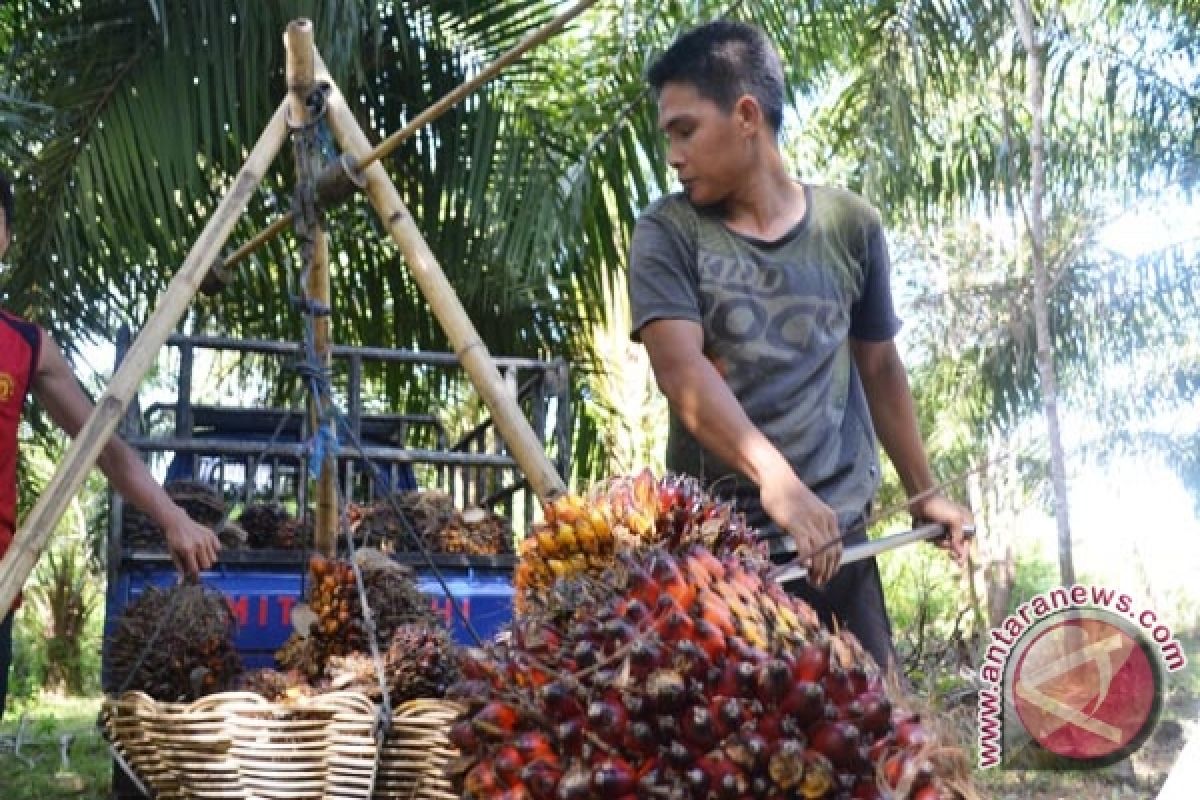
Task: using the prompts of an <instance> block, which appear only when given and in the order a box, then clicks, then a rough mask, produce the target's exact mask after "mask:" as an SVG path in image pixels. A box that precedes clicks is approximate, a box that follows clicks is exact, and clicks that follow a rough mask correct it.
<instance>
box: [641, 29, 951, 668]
mask: <svg viewBox="0 0 1200 800" xmlns="http://www.w3.org/2000/svg"><path fill="white" fill-rule="evenodd" d="M648 79H649V82H650V85H651V86H652V87H653V89H654V90H655V91H656V93H657V99H658V112H659V127H660V128H661V129H662V130H663V131H664V132H665V134H666V136H667V142H668V160H669V163H670V164H671V166H672V167H673V168H674V169H675V170H676V172H677V173H678V175H679V179H680V182H681V183H682V184H683V192H682V193H680V194H674V195H671V196H669V197H666V198H663V199H661V200H659V201H658V202H657V203H655V204H654V205H653V206H651V207H650V208H649V209H647V210H646V211H645V212H644V213H643V214H642V216H641V218H640V219H639V221H638V224H637V228H636V230H635V232H634V238H633V246H632V252H631V255H630V278H629V291H630V299H631V304H632V308H633V336H634V337H635V338H636V339H640V340H641V341H642V342H643V343H644V344H645V346H646V350H647V352H648V354H649V356H650V361H651V364H652V366H653V368H654V372H655V376H656V378H657V380H658V384H659V386H660V388H661V389H662V391H663V393H664V394H665V395H666V396H667V399H668V401H669V402H670V406H671V412H672V413H671V417H672V423H671V435H670V441H669V444H668V454H667V456H668V458H667V464H668V467H669V468H671V469H673V470H678V471H685V472H689V473H691V474H694V475H696V476H697V477H699V478H700V479H701V480H703V481H704V482H705V483H706V484H707V485H710V486H714V487H716V488H718V489H719V491H720V492H721V493H722V494H729V495H731V496H733V497H735V498H736V499H737V500H738V503H739V506H740V507H741V508H743V509H745V510H746V511H747V513H748V516H749V517H750V520H751V522H752V523H755V524H757V525H759V526H761V527H763V528H764V529H765V530H766V531H767V533H768V535H772V534H773V535H775V536H780V535H791V536H792V537H793V538H794V539H795V542H796V546H797V550H798V551H799V553H800V554H802V555H803V556H806V557H807V560H808V561H809V564H810V576H811V585H802V586H799V587H796V591H797V592H798V593H799V594H800V595H801V596H803V597H804V598H805V599H806V600H808V601H809V602H810V603H812V604H813V605H814V606H815V607H816V608H817V610H818V611H820V612H821V613H822V616H823V617H824V618H825V620H826V622H827V623H829V622H832V620H833V618H837V620H838V622H839V624H841V625H843V626H845V627H847V628H849V629H850V630H851V631H852V632H853V633H855V634H856V635H857V636H858V637H859V639H860V640H862V642H863V644H864V646H865V647H866V648H867V650H868V651H869V652H871V654H872V655H873V656H874V657H875V658H876V660H877V661H879V662H880V663H881V664H885V665H886V664H889V663H892V662H893V661H894V658H895V656H894V650H893V648H892V643H891V631H890V627H889V625H888V622H887V615H886V610H885V608H884V604H883V594H882V588H881V586H880V582H879V574H878V569H877V567H876V566H875V563H874V561H873V560H872V561H868V562H862V563H860V564H856V565H852V566H848V567H846V568H844V569H842V570H840V571H839V570H838V561H839V560H840V557H841V538H840V537H841V535H842V531H844V530H849V531H850V535H849V536H848V541H855V539H858V540H861V539H863V538H865V533H864V532H863V531H862V525H861V523H862V521H863V518H864V515H865V513H866V509H867V506H868V505H869V503H870V501H871V498H872V497H873V495H874V494H875V491H876V489H877V488H878V485H879V463H878V457H877V454H876V444H875V434H876V431H878V433H879V436H880V439H881V440H882V442H883V445H884V447H885V449H886V450H887V451H888V455H889V456H890V457H891V459H892V462H893V463H894V464H895V465H896V469H897V471H898V473H899V475H900V478H901V481H902V482H903V484H904V488H905V490H906V492H907V493H908V495H909V497H910V498H911V499H912V505H911V511H912V514H913V516H914V518H917V519H920V520H926V521H931V522H941V523H944V524H945V525H947V526H948V528H949V531H950V536H949V538H948V540H947V542H946V544H947V546H948V547H949V548H950V549H951V550H952V551H953V552H954V553H955V555H956V556H961V554H962V552H963V549H962V548H963V542H962V527H963V525H964V524H966V523H967V522H968V521H969V519H970V515H969V512H967V511H966V509H964V508H962V507H961V506H959V505H957V504H956V503H953V502H951V501H949V500H948V499H946V498H945V497H943V496H942V495H941V494H939V493H937V492H934V491H931V490H932V489H933V488H934V485H935V484H934V481H933V477H932V474H931V472H930V469H929V464H928V461H927V459H926V456H925V451H924V447H923V446H922V443H921V439H920V434H919V432H918V429H917V424H916V416H915V413H914V411H913V402H912V396H911V393H910V392H909V388H908V381H907V378H906V376H905V372H904V367H903V364H902V363H901V362H900V358H899V355H898V354H897V351H896V347H895V344H894V342H893V337H894V336H895V334H896V332H897V330H898V329H899V321H898V320H897V319H896V316H895V312H894V310H893V306H892V298H891V290H890V285H889V275H888V272H889V262H888V255H887V246H886V243H885V241H884V235H883V229H882V224H881V221H880V218H879V214H878V212H876V211H875V210H874V209H873V208H872V207H871V206H870V205H868V204H867V203H866V202H865V201H864V200H862V199H861V198H859V197H858V196H856V195H854V194H852V193H850V192H847V191H842V190H837V189H829V188H824V187H817V186H810V185H806V184H802V183H799V182H797V181H795V180H794V179H793V178H792V176H791V175H790V173H789V172H788V170H787V169H786V167H785V165H784V163H783V159H782V156H781V154H780V152H779V147H778V142H777V136H778V131H779V128H780V125H781V123H782V117H783V70H782V66H781V64H780V62H779V57H778V55H777V54H776V52H775V50H774V48H773V47H772V46H771V44H770V42H769V41H767V39H766V37H765V36H764V35H763V34H762V32H761V31H759V30H758V29H757V28H754V27H751V26H749V25H745V24H742V23H736V22H729V21H719V22H714V23H710V24H708V25H704V26H701V27H699V28H696V29H694V30H693V31H691V32H689V33H687V34H685V35H684V36H682V37H681V38H680V39H678V40H677V41H676V42H675V43H674V44H673V45H672V46H671V48H670V49H668V50H667V52H666V53H665V54H664V55H663V56H662V57H661V58H660V59H659V60H658V61H657V62H655V64H654V65H652V66H651V68H650V70H649V74H648ZM835 573H836V575H835ZM831 578H832V581H831V580H830V579H831Z"/></svg>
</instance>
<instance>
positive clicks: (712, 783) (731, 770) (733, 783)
mask: <svg viewBox="0 0 1200 800" xmlns="http://www.w3.org/2000/svg"><path fill="white" fill-rule="evenodd" d="M696 766H698V767H699V768H700V769H701V770H703V771H704V773H705V775H707V776H708V790H709V792H711V793H712V794H715V795H716V796H717V797H718V798H720V800H734V798H737V797H741V796H742V795H744V794H745V793H746V791H747V790H748V789H749V788H750V787H749V783H748V781H747V780H746V775H745V773H743V772H742V771H741V770H740V769H738V766H737V764H734V763H733V762H732V761H730V760H729V759H728V758H724V757H719V756H716V757H714V756H712V755H707V756H704V757H703V758H701V759H700V760H699V761H698V762H696Z"/></svg>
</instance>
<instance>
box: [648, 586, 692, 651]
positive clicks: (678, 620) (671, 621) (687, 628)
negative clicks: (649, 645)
mask: <svg viewBox="0 0 1200 800" xmlns="http://www.w3.org/2000/svg"><path fill="white" fill-rule="evenodd" d="M664 596H666V595H664ZM659 605H660V606H661V605H662V604H661V603H660V604H659ZM671 605H672V608H671V610H670V611H668V612H666V613H665V614H663V615H662V616H659V617H658V620H657V622H656V623H655V628H656V629H657V630H658V633H659V636H661V637H662V640H663V641H664V642H666V643H667V644H671V645H674V644H675V643H677V642H684V641H690V640H691V639H692V638H693V632H694V629H695V625H694V623H693V622H692V618H691V617H690V616H688V615H687V614H686V613H685V612H684V611H683V610H682V609H681V607H680V605H679V604H678V603H676V602H675V601H674V600H671Z"/></svg>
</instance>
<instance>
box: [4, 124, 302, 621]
mask: <svg viewBox="0 0 1200 800" xmlns="http://www.w3.org/2000/svg"><path fill="white" fill-rule="evenodd" d="M286 136H287V122H286V105H284V104H280V106H279V108H278V109H277V110H276V111H275V115H274V116H273V117H271V121H270V122H269V123H268V124H267V127H266V128H265V129H264V130H263V132H262V135H261V136H260V137H259V139H258V142H257V143H255V145H254V149H253V150H251V151H250V155H249V157H247V159H246V163H245V164H244V165H242V169H241V171H240V172H238V174H237V178H236V179H235V180H234V183H233V187H232V188H231V189H230V190H229V192H228V194H226V195H225V197H224V198H222V200H221V202H220V204H219V205H218V206H217V208H216V210H215V211H214V212H213V215H212V217H210V218H209V220H208V224H206V225H205V226H204V230H203V232H201V234H200V237H199V238H198V239H196V243H195V244H194V245H193V246H192V249H191V251H190V252H189V253H188V255H187V258H186V259H184V262H183V266H181V267H180V268H179V272H178V273H176V275H175V277H174V278H172V279H171V283H170V284H169V285H168V286H167V289H166V291H165V292H164V293H163V296H162V299H161V300H160V301H159V304H158V308H156V309H155V311H154V313H153V314H151V315H150V319H149V320H147V321H146V327H145V328H143V329H142V332H141V333H140V334H139V335H138V337H137V339H136V340H134V342H133V346H132V347H130V348H129V352H128V353H127V354H126V356H125V360H124V361H122V362H121V366H120V368H118V369H117V371H116V374H114V375H113V377H112V380H111V381H109V384H108V388H107V389H106V390H105V392H104V394H103V395H102V396H101V397H100V399H99V400H98V401H97V402H96V408H95V409H94V410H93V411H92V414H91V416H90V417H88V420H87V422H86V423H85V424H84V426H83V428H82V429H81V430H80V431H79V434H78V435H77V436H76V437H75V439H74V441H72V442H71V446H70V448H68V450H67V453H66V455H65V456H64V457H63V460H62V462H61V463H60V464H59V465H58V469H57V470H56V471H55V473H54V477H53V478H51V480H50V484H49V485H48V486H47V487H46V490H45V491H44V492H42V495H41V497H39V498H38V501H37V504H36V505H35V506H34V507H33V510H32V511H30V512H29V516H28V517H26V518H25V522H24V524H23V525H22V526H21V529H20V530H18V531H17V535H16V537H15V538H14V539H13V541H12V545H11V546H10V547H9V549H8V553H7V554H5V556H4V558H3V559H2V560H0V608H10V607H11V606H12V603H13V600H14V599H15V598H16V596H17V593H18V592H19V591H20V590H21V586H22V585H24V583H25V579H26V578H27V577H28V576H29V572H30V571H31V570H32V569H33V567H34V565H35V564H36V563H37V560H38V557H39V556H40V555H41V553H42V549H43V548H44V547H45V545H46V542H47V541H48V540H49V538H50V534H51V533H52V532H53V531H54V528H55V526H56V525H57V524H58V520H59V518H60V517H61V516H62V514H63V510H64V509H65V508H66V506H67V504H68V503H70V502H71V499H72V498H73V497H74V496H75V494H76V492H78V491H79V487H80V486H81V485H82V484H83V481H84V479H85V478H86V477H87V474H88V472H89V471H91V469H92V466H93V465H94V464H95V463H96V459H97V458H98V457H99V455H100V453H101V451H102V450H103V449H104V447H105V445H106V444H107V443H108V440H109V437H111V436H112V434H113V431H114V430H115V429H116V427H117V423H118V422H119V421H120V418H121V415H122V414H124V413H125V407H126V406H127V405H129V401H130V400H131V399H132V397H133V395H134V393H135V392H136V391H137V387H138V385H139V384H140V383H141V382H142V376H144V375H145V374H146V370H147V369H149V367H150V365H151V364H152V363H153V362H154V359H155V358H156V357H157V356H158V351H159V348H161V347H162V345H163V343H164V342H166V340H167V337H168V336H169V335H170V334H171V331H173V330H174V329H175V325H176V324H177V323H178V322H179V318H180V317H182V316H183V313H184V312H185V311H186V310H187V307H188V304H189V303H190V302H191V300H192V298H193V297H194V296H195V294H196V291H197V289H198V288H199V286H200V281H201V280H203V278H204V275H205V273H206V271H207V270H208V266H209V264H211V263H212V260H213V257H214V256H215V255H216V254H217V253H219V252H220V250H221V248H222V247H223V246H224V244H225V240H226V239H228V238H229V233H230V231H232V230H233V226H234V224H235V223H236V222H237V220H238V218H239V217H240V216H241V215H242V212H243V211H244V210H245V208H246V204H247V203H248V202H249V201H250V196H251V195H252V194H253V193H254V191H255V189H256V188H258V184H259V183H260V182H261V181H262V176H263V173H264V172H265V171H266V168H267V167H268V166H270V164H271V161H272V159H274V158H275V154H276V153H278V152H279V148H280V147H281V146H282V144H283V140H284V138H285V137H286Z"/></svg>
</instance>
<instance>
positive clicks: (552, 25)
mask: <svg viewBox="0 0 1200 800" xmlns="http://www.w3.org/2000/svg"><path fill="white" fill-rule="evenodd" d="M595 4H596V0H580V2H578V3H576V4H575V5H573V6H571V7H570V8H569V9H567V10H566V11H564V12H563V13H561V14H559V15H558V16H557V17H555V18H554V19H552V20H550V21H549V22H547V23H546V24H545V25H543V26H542V27H541V28H538V29H537V30H536V31H533V32H532V33H530V34H529V35H528V36H526V37H524V38H523V39H521V41H519V42H517V43H516V44H515V45H513V46H512V47H511V48H510V49H509V50H507V51H506V52H504V53H503V54H502V55H501V56H500V57H499V58H497V59H496V60H495V61H493V62H492V63H491V64H489V65H488V66H487V67H485V68H484V69H483V70H482V71H481V72H480V73H479V74H478V75H476V76H475V77H474V78H471V79H470V80H469V81H466V82H465V83H463V84H461V85H459V86H458V87H457V88H456V89H453V90H451V91H450V92H448V93H447V94H445V95H444V96H443V97H442V98H441V99H440V100H438V101H437V102H436V103H434V104H433V105H431V106H429V107H428V108H426V109H425V110H424V111H422V112H421V113H420V114H418V115H417V116H415V117H413V119H412V120H411V121H410V122H409V123H408V124H407V125H405V126H404V127H403V128H401V129H400V130H398V131H396V132H395V133H393V134H392V135H391V136H389V137H388V138H386V139H384V140H383V141H382V142H380V143H379V145H378V146H377V147H375V148H374V149H372V150H371V151H370V152H368V153H367V154H366V155H364V156H363V157H362V158H361V159H355V164H354V168H355V170H356V171H357V170H363V169H365V168H366V167H368V166H370V165H371V164H374V163H375V162H376V161H378V160H380V159H382V158H387V157H388V156H389V155H391V154H392V153H393V152H394V151H395V149H396V148H397V147H399V146H400V145H401V144H403V143H404V142H405V141H406V140H407V139H409V138H410V137H411V136H412V135H413V134H414V133H416V132H417V131H419V130H421V128H422V127H424V126H425V125H428V124H429V123H431V122H433V121H434V120H435V119H437V118H438V117H440V116H442V115H443V114H445V113H446V112H447V111H449V110H450V109H451V108H453V107H454V106H455V105H457V104H458V103H460V102H462V100H463V99H464V98H465V97H467V96H468V95H470V94H472V93H473V92H476V91H478V90H479V89H480V88H482V87H483V86H485V85H486V84H488V83H490V82H491V81H492V80H494V79H495V78H496V76H497V75H499V74H500V73H501V72H503V71H504V70H505V69H506V68H507V67H509V66H510V65H512V64H513V63H514V62H516V60H517V59H519V58H520V57H521V56H523V55H525V54H526V53H527V52H529V51H530V50H532V49H533V48H535V47H537V46H538V45H540V44H542V43H544V42H545V41H547V40H548V39H549V38H550V37H551V36H553V35H554V34H556V33H558V32H559V31H560V30H562V28H563V27H565V26H566V24H567V23H568V22H570V21H571V20H573V19H574V18H575V17H577V16H579V15H580V14H582V13H583V12H584V11H586V10H587V9H588V8H590V7H591V6H593V5H595ZM368 146H369V145H368ZM334 168H338V167H336V166H335V167H334ZM291 223H292V213H291V212H290V211H289V212H287V213H286V214H284V215H283V216H282V217H280V218H279V219H277V220H275V221H274V222H272V223H271V224H270V225H269V226H268V227H266V228H264V229H263V230H262V231H260V232H259V233H258V234H257V235H256V236H255V237H254V238H253V239H251V240H250V241H248V242H246V243H245V244H243V245H242V246H241V247H239V248H238V249H237V250H235V251H234V252H233V253H231V254H230V255H229V256H227V257H226V258H224V259H223V260H219V261H218V262H216V263H215V264H214V267H215V268H216V267H219V268H220V269H221V270H224V271H228V270H231V269H233V268H234V267H236V266H237V265H238V264H240V263H241V262H242V261H245V260H246V259H247V258H248V257H249V256H250V255H251V254H252V253H253V252H254V251H255V250H257V249H258V248H259V247H261V246H262V245H264V244H266V243H267V242H269V241H271V240H272V239H274V238H275V237H276V236H278V235H279V234H280V233H282V232H283V231H284V230H286V229H287V228H288V227H289V226H290V225H291Z"/></svg>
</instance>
